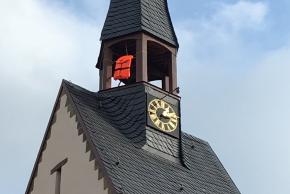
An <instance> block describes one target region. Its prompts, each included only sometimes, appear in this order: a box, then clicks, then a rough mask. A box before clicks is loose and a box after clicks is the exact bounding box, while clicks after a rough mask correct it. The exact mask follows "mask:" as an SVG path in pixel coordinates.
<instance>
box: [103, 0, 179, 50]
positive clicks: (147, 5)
mask: <svg viewBox="0 0 290 194" xmlns="http://www.w3.org/2000/svg"><path fill="white" fill-rule="evenodd" d="M142 31H143V32H147V33H149V34H151V35H153V36H156V37H157V38H159V39H161V40H163V41H165V42H167V43H169V44H171V45H173V46H175V47H177V48H178V40H177V37H176V35H175V31H174V28H173V25H172V22H171V18H170V14H169V10H168V4H167V0H111V4H110V7H109V11H108V15H107V18H106V21H105V24H104V27H103V30H102V34H101V40H108V39H112V38H117V37H121V36H124V35H127V34H131V33H135V32H142Z"/></svg>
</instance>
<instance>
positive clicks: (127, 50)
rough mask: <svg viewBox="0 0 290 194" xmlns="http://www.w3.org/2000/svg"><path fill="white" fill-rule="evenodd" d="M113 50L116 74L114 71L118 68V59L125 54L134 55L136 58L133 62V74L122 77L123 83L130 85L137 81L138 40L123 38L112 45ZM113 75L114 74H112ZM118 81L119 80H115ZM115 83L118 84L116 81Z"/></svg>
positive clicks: (131, 69) (113, 68)
mask: <svg viewBox="0 0 290 194" xmlns="http://www.w3.org/2000/svg"><path fill="white" fill-rule="evenodd" d="M110 49H111V51H112V61H113V62H114V64H113V67H112V72H113V74H114V71H115V70H116V61H117V60H118V59H119V58H120V57H122V56H125V55H133V56H134V58H133V60H132V64H131V68H130V71H131V76H130V78H128V79H121V80H120V81H121V83H123V84H125V85H128V84H131V83H135V82H136V40H134V39H128V40H123V41H120V42H118V43H116V44H114V45H112V46H111V47H110ZM112 77H113V75H112ZM115 82H118V83H119V81H115ZM113 85H116V83H113Z"/></svg>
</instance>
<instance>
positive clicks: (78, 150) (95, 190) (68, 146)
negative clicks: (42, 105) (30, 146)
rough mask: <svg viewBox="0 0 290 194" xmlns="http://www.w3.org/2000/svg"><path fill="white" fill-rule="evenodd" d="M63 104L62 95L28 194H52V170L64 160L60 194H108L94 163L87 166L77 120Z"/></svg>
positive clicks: (53, 186) (53, 181)
mask: <svg viewBox="0 0 290 194" xmlns="http://www.w3.org/2000/svg"><path fill="white" fill-rule="evenodd" d="M66 100H67V96H66V95H63V96H62V97H61V100H60V108H59V109H58V110H57V112H56V115H55V116H56V121H55V122H54V124H53V125H52V126H51V132H50V138H49V139H48V140H47V146H46V149H45V150H44V151H43V152H42V160H41V162H40V163H39V164H38V171H37V175H36V176H35V177H34V180H33V181H34V182H33V190H32V191H31V194H55V182H56V175H55V174H56V173H54V174H52V175H51V170H52V169H53V168H54V167H55V166H56V165H57V164H58V163H60V162H61V161H63V160H64V159H65V158H68V162H67V163H66V164H65V165H64V166H63V167H62V170H61V171H62V173H61V174H62V175H61V191H60V193H61V194H108V189H106V190H104V180H103V179H100V180H98V169H97V170H95V164H94V163H95V162H94V160H93V161H91V162H89V157H90V151H89V152H87V153H86V142H83V135H78V130H77V122H76V118H75V117H76V116H73V117H70V113H69V112H68V108H67V107H66V106H65V104H66Z"/></svg>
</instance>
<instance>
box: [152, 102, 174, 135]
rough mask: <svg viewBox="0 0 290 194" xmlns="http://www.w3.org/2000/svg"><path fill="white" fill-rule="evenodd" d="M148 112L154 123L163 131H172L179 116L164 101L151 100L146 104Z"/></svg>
mask: <svg viewBox="0 0 290 194" xmlns="http://www.w3.org/2000/svg"><path fill="white" fill-rule="evenodd" d="M148 113H149V117H150V119H151V121H152V122H153V123H154V125H155V126H156V127H157V128H159V129H160V130H161V131H164V132H173V131H175V130H176V128H177V126H178V120H179V117H178V116H177V115H176V113H175V111H174V109H173V108H172V107H171V106H170V105H169V104H168V103H166V102H165V101H163V100H160V99H154V100H152V101H151V102H150V103H149V105H148Z"/></svg>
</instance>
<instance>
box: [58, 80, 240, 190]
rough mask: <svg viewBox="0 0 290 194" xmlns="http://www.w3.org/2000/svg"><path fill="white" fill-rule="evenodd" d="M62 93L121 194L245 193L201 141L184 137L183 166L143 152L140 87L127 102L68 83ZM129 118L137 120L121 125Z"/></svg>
mask: <svg viewBox="0 0 290 194" xmlns="http://www.w3.org/2000/svg"><path fill="white" fill-rule="evenodd" d="M138 84H139V85H143V84H145V83H138ZM62 88H64V90H65V92H66V93H67V95H68V97H69V103H70V104H71V105H72V109H74V111H75V112H77V118H78V121H79V122H80V124H81V126H82V129H83V130H84V131H85V135H86V136H87V137H86V138H87V139H88V141H90V142H91V149H92V152H93V153H94V154H95V155H96V156H95V157H96V158H98V159H99V160H100V161H101V163H102V166H103V168H104V171H106V173H107V175H108V177H109V178H110V180H111V183H112V186H113V187H114V189H115V190H116V192H117V193H124V194H125V193H126V194H175V193H176V194H177V193H186V194H193V193H194V194H239V193H240V192H239V190H238V189H237V187H236V186H235V184H234V183H233V181H232V180H231V178H230V176H229V175H228V173H227V172H226V170H225V169H224V167H223V166H222V164H221V162H220V161H219V159H218V157H217V156H216V155H215V153H214V152H213V150H212V149H211V147H210V145H209V144H208V143H207V142H205V141H203V140H201V139H198V138H196V137H193V136H191V135H189V134H186V133H182V143H181V145H182V154H181V156H182V161H183V164H182V163H176V162H173V161H170V160H167V159H165V158H163V157H160V156H158V155H156V154H153V153H151V152H149V151H146V150H144V149H142V148H141V147H140V144H142V141H143V140H144V139H143V138H142V133H144V131H142V130H140V129H139V128H140V125H143V124H144V123H143V122H145V121H144V120H143V118H141V116H140V115H141V114H142V115H144V111H143V108H144V107H143V106H144V105H143V104H145V103H144V101H143V100H142V99H143V93H142V92H140V91H139V90H138V87H137V89H136V90H135V93H134V94H133V93H132V94H130V95H129V96H127V95H125V94H124V93H123V94H122V93H121V94H120V93H118V95H119V96H121V98H116V97H115V95H114V93H110V92H106V93H105V94H104V93H95V92H90V91H88V90H86V89H84V88H81V87H79V86H77V85H74V84H72V83H70V82H67V81H64V82H63V84H62ZM122 96H123V97H122ZM138 99H139V100H138ZM142 111H143V112H142ZM120 113H122V114H120ZM132 116H133V117H132ZM126 117H130V118H131V119H132V118H133V120H132V121H126V122H124V123H123V124H122V123H120V122H122V119H124V118H126ZM125 125H126V126H125ZM140 137H141V138H140Z"/></svg>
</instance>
